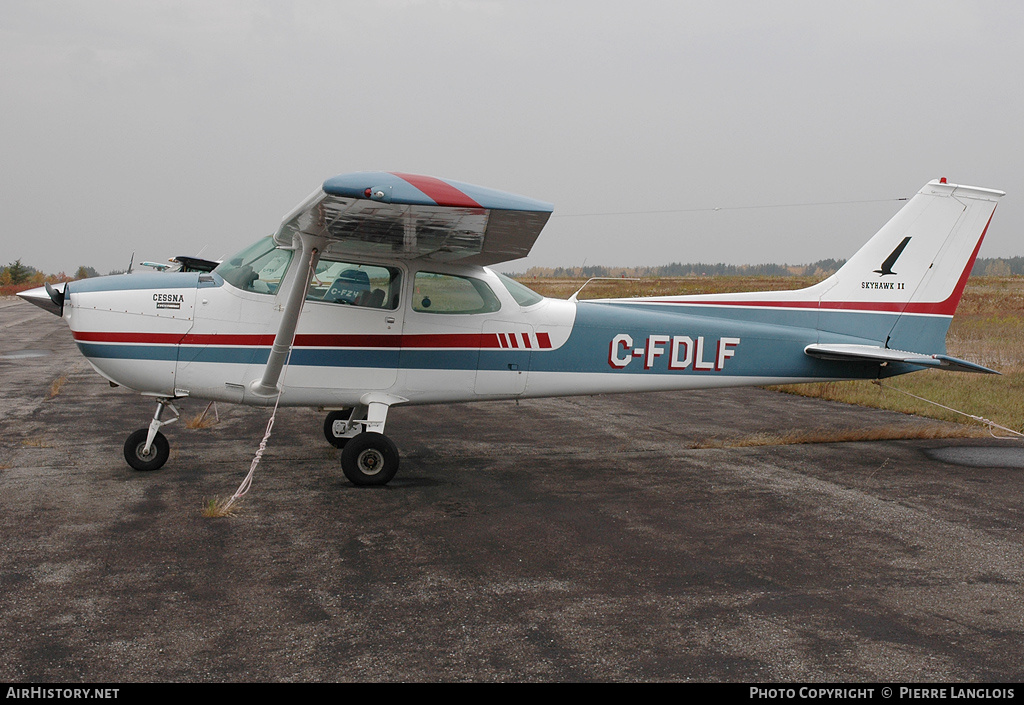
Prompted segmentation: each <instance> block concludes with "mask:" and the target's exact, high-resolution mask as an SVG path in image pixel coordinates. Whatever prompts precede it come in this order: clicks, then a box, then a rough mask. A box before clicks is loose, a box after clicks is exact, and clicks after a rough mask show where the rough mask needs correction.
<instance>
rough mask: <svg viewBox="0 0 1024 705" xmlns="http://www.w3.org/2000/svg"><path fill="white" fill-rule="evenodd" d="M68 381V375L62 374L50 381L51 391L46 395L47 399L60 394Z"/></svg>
mask: <svg viewBox="0 0 1024 705" xmlns="http://www.w3.org/2000/svg"><path fill="white" fill-rule="evenodd" d="M67 383H68V376H67V375H61V376H60V377H58V378H57V379H55V380H53V382H51V383H50V391H49V393H48V394H47V395H46V398H47V399H53V398H54V397H55V396H57V395H58V394H60V390H61V389H63V388H64V385H65V384H67Z"/></svg>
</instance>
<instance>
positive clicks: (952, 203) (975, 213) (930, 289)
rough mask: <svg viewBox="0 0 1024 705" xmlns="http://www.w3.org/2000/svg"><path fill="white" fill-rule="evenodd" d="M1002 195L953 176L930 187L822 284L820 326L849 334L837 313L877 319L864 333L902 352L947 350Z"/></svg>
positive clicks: (912, 200)
mask: <svg viewBox="0 0 1024 705" xmlns="http://www.w3.org/2000/svg"><path fill="white" fill-rule="evenodd" d="M1003 195H1004V194H1003V192H1002V191H994V190H991V189H983V188H976V187H973V186H960V185H956V184H949V183H946V181H945V179H941V180H937V181H932V182H930V183H928V184H927V185H926V186H925V187H924V188H922V189H921V190H920V191H919V192H918V193H917V195H915V196H914V197H913V198H912V199H910V201H909V202H908V203H907V205H906V206H904V207H903V208H902V209H901V210H900V212H899V213H897V214H896V215H895V216H893V218H892V220H890V221H889V222H888V223H886V224H885V226H883V227H882V229H881V230H879V231H878V233H876V234H875V236H874V237H873V238H871V240H869V241H868V243H867V244H866V245H864V247H862V248H861V249H860V250H858V251H857V253H856V254H855V255H853V257H851V258H850V259H849V261H847V263H846V264H845V265H843V267H842V268H841V269H840V270H839V271H838V272H836V273H835V274H834V275H832V276H831V277H829V278H828V279H826V280H825V281H824V282H822V283H821V284H819V285H817V286H816V287H814V288H815V289H818V290H819V291H821V292H822V293H821V295H820V298H819V300H818V306H819V312H820V314H821V315H820V318H819V321H820V323H819V329H820V330H821V331H823V332H835V333H847V332H849V331H848V329H846V327H845V326H846V322H847V321H845V320H844V319H845V318H846V317H844V316H836V315H830V314H829V313H828V312H829V311H840V310H843V311H861V312H865V313H869V312H877V313H880V314H886V313H888V314H895V315H894V316H893V315H890V316H878V317H875V318H874V320H875V321H876V322H875V323H874V324H873V325H871V326H870V331H868V330H864V331H863V333H862V335H867V336H869V337H871V338H872V339H876V340H877V341H878V342H879V344H881V345H883V346H885V347H888V348H893V349H899V350H915V351H918V352H927V353H943V352H945V349H946V347H945V338H946V331H947V330H948V328H949V321H950V319H951V318H952V316H953V313H954V312H955V311H956V307H957V304H958V303H959V302H960V297H961V295H962V294H963V290H964V286H965V285H966V283H967V277H968V276H969V275H970V272H971V267H973V266H974V260H975V258H976V257H977V255H978V250H979V249H980V247H981V241H982V239H983V238H984V236H985V232H986V230H987V229H988V224H989V221H990V220H991V218H992V213H993V211H994V210H995V207H996V202H997V201H998V200H999V198H1000V197H1001V196H1003Z"/></svg>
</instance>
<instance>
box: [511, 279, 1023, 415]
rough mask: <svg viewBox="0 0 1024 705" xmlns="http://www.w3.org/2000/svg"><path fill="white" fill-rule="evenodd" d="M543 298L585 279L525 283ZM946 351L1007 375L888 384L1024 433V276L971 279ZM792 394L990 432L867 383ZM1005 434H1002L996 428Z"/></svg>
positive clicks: (714, 283) (611, 291) (634, 291)
mask: <svg viewBox="0 0 1024 705" xmlns="http://www.w3.org/2000/svg"><path fill="white" fill-rule="evenodd" d="M521 281H522V282H523V283H524V284H526V285H528V286H529V287H530V288H532V289H534V290H535V291H537V292H538V293H541V294H544V295H545V296H552V297H556V298H568V297H569V296H570V295H572V293H573V292H575V291H576V290H577V289H579V288H580V287H581V286H583V284H584V283H585V282H586V279H553V278H552V279H546V278H537V279H527V278H524V279H521ZM816 281H817V280H816V279H812V278H803V277H680V278H665V279H646V278H645V279H640V280H637V281H629V280H623V279H619V280H597V281H593V282H591V283H590V284H589V285H588V286H587V287H586V288H585V289H584V290H583V293H582V294H581V295H580V297H579V298H580V299H593V298H613V297H632V296H665V295H681V294H708V293H720V292H728V291H770V290H782V289H796V288H801V287H804V286H809V285H811V284H814V283H815V282H816ZM946 345H947V348H948V352H949V354H950V355H953V356H955V357H960V358H963V359H965V360H970V361H971V362H977V363H979V364H982V365H985V366H986V367H991V368H993V369H996V370H999V371H1000V372H1001V373H1002V374H1001V375H982V374H972V373H963V372H944V371H940V370H923V371H921V372H915V373H914V374H910V375H903V376H902V377H894V378H890V379H889V380H886V381H885V382H884V384H885V385H887V386H888V387H892V388H895V389H899V390H902V391H904V392H909V393H910V394H914V395H917V396H919V397H924V398H925V399H930V400H932V401H934V402H937V403H939V404H942V405H944V406H948V407H951V408H953V409H958V410H960V411H963V412H966V413H967V414H971V415H973V416H980V417H983V418H986V419H989V420H991V421H993V422H995V423H997V424H999V425H1000V426H1005V427H1007V428H1010V429H1013V430H1015V431H1017V432H1024V277H971V278H970V279H969V280H968V282H967V288H966V290H965V291H964V296H963V299H962V300H961V302H960V307H959V308H958V310H957V313H956V316H955V317H954V318H953V323H952V325H951V326H950V329H949V334H948V335H947V337H946ZM771 389H774V390H777V391H780V392H785V393H789V394H802V395H805V396H812V397H820V398H822V399H830V400H833V401H841V402H847V403H850V404H860V405H862V406H871V407H876V408H882V409H891V410H893V411H900V412H903V413H908V414H917V415H919V416H927V417H930V418H935V419H940V420H944V421H956V422H959V423H965V424H972V425H976V426H979V427H982V426H984V425H983V424H980V423H979V422H978V421H976V420H973V419H971V418H969V417H967V416H963V415H961V414H957V413H954V412H952V411H947V410H945V409H942V408H940V407H937V406H934V405H931V404H928V403H926V402H923V401H918V400H917V399H914V398H912V397H910V396H907V395H905V394H902V393H900V392H898V391H894V390H893V389H889V388H885V387H881V386H879V385H876V384H873V383H871V382H867V381H854V382H824V383H814V384H798V385H786V386H781V387H771ZM996 433H999V434H1002V433H1005V432H1003V431H999V430H997V431H996Z"/></svg>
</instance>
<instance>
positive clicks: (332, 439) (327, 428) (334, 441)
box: [324, 409, 352, 448]
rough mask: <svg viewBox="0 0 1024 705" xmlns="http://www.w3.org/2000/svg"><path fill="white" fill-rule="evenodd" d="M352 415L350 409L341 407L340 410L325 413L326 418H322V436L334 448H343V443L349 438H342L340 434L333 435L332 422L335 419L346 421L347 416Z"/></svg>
mask: <svg viewBox="0 0 1024 705" xmlns="http://www.w3.org/2000/svg"><path fill="white" fill-rule="evenodd" d="M351 415H352V410H351V409H341V410H340V411H332V412H330V413H329V414H327V418H326V419H324V438H326V439H327V442H328V443H330V444H331V445H332V446H334V447H335V448H344V447H345V444H346V443H348V442H349V440H351V439H350V438H342V437H341V436H335V435H334V422H335V421H348V417H349V416H351Z"/></svg>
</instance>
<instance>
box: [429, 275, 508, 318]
mask: <svg viewBox="0 0 1024 705" xmlns="http://www.w3.org/2000/svg"><path fill="white" fill-rule="evenodd" d="M500 308H501V303H499V301H498V297H497V296H495V295H494V292H493V291H491V288H490V287H489V286H487V284H486V282H484V281H482V280H480V279H473V278H472V277H458V276H454V275H452V274H434V273H432V272H417V273H416V281H415V286H414V287H413V294H412V309H413V310H414V311H419V312H420V313H491V312H493V311H497V310H498V309H500Z"/></svg>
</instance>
